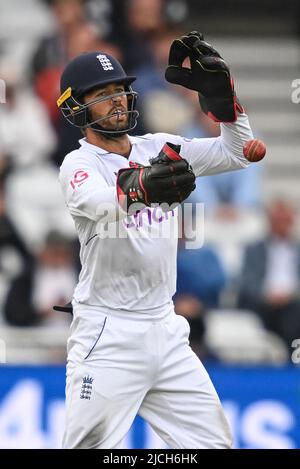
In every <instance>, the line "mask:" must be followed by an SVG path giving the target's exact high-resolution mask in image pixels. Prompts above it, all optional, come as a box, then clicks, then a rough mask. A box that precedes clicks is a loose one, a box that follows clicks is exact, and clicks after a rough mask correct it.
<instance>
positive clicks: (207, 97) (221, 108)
mask: <svg viewBox="0 0 300 469" xmlns="http://www.w3.org/2000/svg"><path fill="white" fill-rule="evenodd" d="M186 58H189V59H190V63H191V68H186V67H183V66H182V64H183V62H184V60H185V59H186ZM165 77H166V80H167V81H169V82H170V83H174V84H177V85H182V86H184V87H185V88H189V89H191V90H195V91H198V94H199V101H200V105H201V108H202V110H203V112H205V114H207V115H208V116H209V117H210V118H211V119H213V120H214V121H215V122H235V121H236V119H237V113H238V112H240V113H242V112H244V110H243V107H242V106H241V105H240V103H239V102H238V100H237V97H236V94H235V91H234V84H233V79H232V77H231V76H230V71H229V67H228V65H227V64H226V62H225V61H224V59H223V58H222V57H221V56H220V54H219V53H218V52H217V51H216V50H215V49H214V48H213V47H212V46H211V45H210V44H208V43H207V42H206V41H204V37H203V34H202V33H199V32H198V31H192V32H190V33H188V34H187V35H186V36H182V37H181V38H180V39H175V41H173V43H172V44H171V48H170V54H169V64H168V67H167V69H166V73H165Z"/></svg>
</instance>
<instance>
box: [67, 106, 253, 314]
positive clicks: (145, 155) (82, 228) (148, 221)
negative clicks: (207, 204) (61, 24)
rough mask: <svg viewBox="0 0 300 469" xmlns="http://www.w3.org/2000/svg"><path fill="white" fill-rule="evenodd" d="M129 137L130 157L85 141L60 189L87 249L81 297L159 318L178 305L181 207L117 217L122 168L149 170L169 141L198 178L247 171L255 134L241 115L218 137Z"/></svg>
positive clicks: (100, 305) (78, 293)
mask: <svg viewBox="0 0 300 469" xmlns="http://www.w3.org/2000/svg"><path fill="white" fill-rule="evenodd" d="M129 138H130V141H131V144H132V149H131V153H130V155H129V157H128V159H127V158H125V157H124V156H121V155H118V154H115V153H108V152H107V151H105V150H103V149H102V148H99V147H97V146H94V145H91V144H89V143H87V142H86V140H85V139H82V140H80V141H79V143H80V148H79V149H77V150H75V151H73V152H71V153H69V154H68V155H67V156H66V157H65V159H64V161H63V163H62V165H61V168H60V175H59V179H60V184H61V187H62V190H63V194H64V198H65V201H66V204H67V207H68V209H69V211H70V213H71V216H72V217H73V219H74V223H75V227H76V230H77V233H78V237H79V241H80V245H81V249H80V260H81V264H82V269H81V273H80V276H79V282H78V284H77V287H76V289H75V292H74V300H75V301H76V302H77V303H82V304H83V305H87V306H89V307H91V308H93V307H95V308H97V309H101V310H105V311H109V310H115V311H121V312H122V314H123V313H124V314H126V312H128V314H130V313H129V312H134V313H139V314H144V315H147V316H157V315H160V314H161V312H162V311H163V310H165V309H166V308H168V305H171V304H172V296H173V295H174V293H175V288H176V255H177V234H176V230H177V210H176V209H175V210H173V211H170V212H166V213H164V212H162V211H161V210H160V208H157V209H153V208H145V209H144V210H142V211H141V212H140V213H138V214H137V215H136V216H131V217H126V214H125V213H124V212H122V213H121V217H120V215H119V216H118V211H119V204H118V200H117V196H116V174H117V172H118V170H119V169H121V168H126V167H129V166H130V163H131V164H132V163H139V164H142V165H148V164H149V159H150V158H153V157H155V156H157V155H158V154H159V152H160V150H161V148H162V147H163V145H164V144H165V143H166V142H171V143H174V144H179V145H181V151H180V155H181V156H182V157H183V158H185V159H186V160H187V161H188V162H189V163H190V164H191V166H192V168H193V170H194V173H195V175H196V176H201V175H203V176H204V175H208V174H216V173H220V172H224V171H231V170H236V169H241V168H244V167H246V166H247V165H248V161H247V160H246V159H245V158H244V156H243V145H244V143H245V142H246V141H248V140H250V139H252V138H253V135H252V132H251V129H250V126H249V122H248V117H247V116H246V115H245V114H242V115H239V117H238V120H237V122H235V123H234V124H221V136H220V137H217V138H201V139H198V138H195V139H192V140H190V139H185V138H183V137H180V136H177V135H170V134H164V133H157V134H146V135H144V136H142V137H131V136H130V137H129ZM118 217H119V218H118Z"/></svg>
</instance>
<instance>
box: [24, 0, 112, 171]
mask: <svg viewBox="0 0 300 469" xmlns="http://www.w3.org/2000/svg"><path fill="white" fill-rule="evenodd" d="M47 3H49V5H50V6H51V10H52V12H53V17H54V21H55V26H56V27H55V31H54V32H53V33H52V35H50V36H48V37H45V38H42V39H41V41H40V43H39V44H38V46H37V49H36V51H35V54H34V56H33V59H32V64H31V74H32V85H33V89H34V91H35V93H36V95H37V96H38V97H39V98H40V100H41V101H42V102H43V104H44V105H45V107H46V109H47V111H48V115H49V118H50V121H51V123H52V126H53V128H54V130H55V132H56V134H57V139H58V146H57V148H56V149H55V151H53V154H52V160H53V162H54V163H56V164H57V165H60V164H61V162H62V158H63V157H64V156H65V154H66V153H69V152H70V151H72V150H74V148H75V146H76V145H77V141H78V140H79V138H80V137H81V133H80V130H79V129H77V128H75V127H71V126H69V125H68V124H67V123H66V122H65V121H64V119H62V117H61V114H60V112H59V111H58V108H57V105H56V101H57V97H58V96H59V94H60V90H59V80H60V75H61V73H62V69H63V68H64V66H65V64H66V63H67V62H68V61H69V60H71V59H72V58H73V57H75V56H77V55H78V54H80V53H82V52H88V51H92V50H105V51H106V52H107V53H110V54H112V55H114V56H115V57H117V58H119V59H120V58H121V57H120V51H119V49H118V48H117V47H116V46H114V45H113V44H111V43H110V42H107V41H105V40H104V39H103V38H102V37H101V33H99V31H98V29H97V28H96V26H95V25H94V24H92V23H91V22H90V21H89V20H88V18H87V12H86V8H85V2H84V1H83V0H47Z"/></svg>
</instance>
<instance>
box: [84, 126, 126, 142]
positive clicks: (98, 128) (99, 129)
mask: <svg viewBox="0 0 300 469" xmlns="http://www.w3.org/2000/svg"><path fill="white" fill-rule="evenodd" d="M87 128H89V129H92V130H93V131H94V132H98V133H100V134H101V135H103V136H104V137H106V138H108V139H113V138H120V137H122V136H123V135H125V134H126V133H127V132H128V129H124V130H119V131H118V130H117V129H116V130H115V131H110V132H106V130H107V129H105V128H104V127H102V126H101V125H99V124H91V125H89V126H88V127H87Z"/></svg>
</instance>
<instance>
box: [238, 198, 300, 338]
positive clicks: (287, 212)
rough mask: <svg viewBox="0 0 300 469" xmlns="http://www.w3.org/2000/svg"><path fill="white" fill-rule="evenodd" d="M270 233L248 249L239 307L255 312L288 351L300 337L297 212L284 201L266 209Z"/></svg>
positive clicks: (277, 200) (241, 278) (280, 200)
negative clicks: (295, 230) (279, 337)
mask: <svg viewBox="0 0 300 469" xmlns="http://www.w3.org/2000/svg"><path fill="white" fill-rule="evenodd" d="M268 219H269V233H268V235H267V236H266V237H265V239H263V240H262V241H260V242H257V243H255V244H252V245H249V246H248V247H247V249H246V252H245V258H244V263H243V268H242V273H241V277H240V292H239V307H240V308H244V309H250V310H253V311H255V312H256V313H257V314H258V315H259V316H260V317H261V319H262V320H263V323H264V325H265V327H266V328H267V329H269V330H270V331H273V332H275V333H277V334H278V335H280V336H281V337H282V339H284V341H285V342H286V344H287V346H288V347H290V346H291V343H292V341H293V339H295V338H299V337H300V296H299V287H300V244H299V242H298V241H297V240H296V239H295V237H294V229H295V220H296V212H295V209H294V207H293V206H292V204H291V203H290V202H289V201H287V200H285V199H275V200H273V201H272V203H271V205H270V207H269V209H268Z"/></svg>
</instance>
